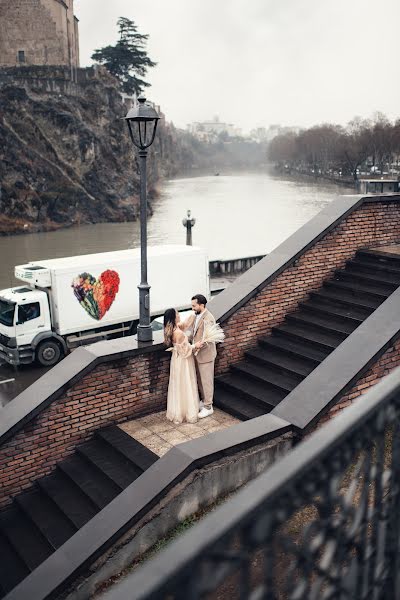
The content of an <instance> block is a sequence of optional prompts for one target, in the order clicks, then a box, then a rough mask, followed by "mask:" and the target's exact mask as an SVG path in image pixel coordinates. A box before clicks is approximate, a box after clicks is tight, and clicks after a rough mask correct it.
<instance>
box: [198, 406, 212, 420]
mask: <svg viewBox="0 0 400 600" xmlns="http://www.w3.org/2000/svg"><path fill="white" fill-rule="evenodd" d="M213 412H214V409H213V407H211V408H206V407H205V406H203V408H202V409H201V411H200V412H199V419H204V418H205V417H209V416H210V415H212V414H213Z"/></svg>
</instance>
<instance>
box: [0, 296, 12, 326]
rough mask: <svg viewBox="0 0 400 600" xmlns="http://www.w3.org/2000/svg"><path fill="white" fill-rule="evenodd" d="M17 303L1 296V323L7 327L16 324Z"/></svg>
mask: <svg viewBox="0 0 400 600" xmlns="http://www.w3.org/2000/svg"><path fill="white" fill-rule="evenodd" d="M14 312H15V303H14V302H7V300H3V299H2V298H0V323H1V324H2V325H6V326H7V327H12V326H13V325H14Z"/></svg>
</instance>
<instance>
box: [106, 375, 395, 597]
mask: <svg viewBox="0 0 400 600" xmlns="http://www.w3.org/2000/svg"><path fill="white" fill-rule="evenodd" d="M399 417H400V368H398V369H396V371H394V372H393V373H392V374H391V375H389V376H388V377H386V378H385V379H384V380H383V381H382V382H381V383H379V384H378V385H377V386H375V387H374V388H373V389H372V390H370V391H369V392H368V393H367V394H366V395H365V396H363V397H362V399H361V400H359V401H358V402H357V403H356V404H354V405H352V406H351V407H349V408H348V409H346V410H345V411H344V412H343V413H342V415H341V416H339V417H337V418H336V419H334V420H333V421H331V422H329V423H328V424H327V425H325V426H324V427H322V428H320V429H319V430H317V431H316V432H315V433H314V434H313V435H311V436H310V437H309V438H308V439H307V440H306V441H304V442H302V443H301V444H299V445H298V446H297V447H296V448H295V449H294V450H292V451H291V452H290V453H289V454H288V455H286V456H285V457H284V458H283V459H281V460H280V461H279V462H277V463H275V464H274V465H273V466H272V467H271V468H270V469H268V470H267V471H266V472H265V473H263V474H262V475H261V476H259V477H258V478H257V479H256V480H254V481H253V482H251V483H250V484H248V485H247V486H246V488H245V489H243V490H242V491H240V492H238V493H237V495H236V496H235V497H234V498H232V499H231V500H229V501H228V502H226V503H225V504H224V505H223V506H221V507H220V508H218V509H216V510H215V511H214V512H212V513H211V514H209V515H208V516H207V517H206V518H204V520H203V521H201V522H200V523H199V524H198V525H196V526H195V527H193V529H192V530H190V531H189V532H187V533H186V534H185V535H182V536H181V537H180V538H179V539H178V540H177V541H175V542H173V543H171V545H170V546H169V547H168V548H167V549H166V550H165V551H163V552H161V553H160V554H158V555H157V556H156V557H155V558H153V559H152V560H150V561H148V562H147V563H145V565H144V566H142V567H140V568H139V569H138V570H137V571H136V572H134V573H133V574H132V575H129V576H128V577H126V579H125V580H124V581H123V582H121V583H120V584H118V585H116V586H115V587H113V588H111V590H110V591H109V592H108V594H106V595H105V597H104V598H105V599H106V600H128V599H132V600H133V599H135V600H145V599H146V600H149V599H150V598H151V599H152V600H156V599H161V598H168V599H172V598H174V599H175V598H176V599H178V598H179V599H181V598H182V599H183V598H190V599H197V598H199V599H200V598H203V597H205V596H204V594H206V593H207V592H210V591H213V590H216V589H217V588H218V586H219V585H220V583H221V581H226V578H227V577H228V575H231V576H232V575H236V576H237V584H236V588H235V589H236V590H237V589H239V590H240V594H239V595H240V598H243V599H244V598H253V597H254V598H266V599H271V600H272V599H278V598H296V599H297V598H298V599H304V600H305V599H309V598H310V599H311V598H315V599H317V598H318V599H319V598H327V599H328V598H332V599H334V598H335V599H336V598H341V599H342V598H346V599H348V600H350V599H351V600H355V599H357V598H367V597H371V598H375V599H378V598H382V599H383V598H391V599H392V598H393V599H395V598H399V597H400V585H399V582H398V577H397V571H398V566H399V558H400V555H399V543H398V540H399V535H400V516H398V512H399V511H398V506H399V499H400V498H399V497H400V418H399ZM310 505H312V506H313V507H314V508H315V507H316V511H317V515H318V516H317V518H314V519H313V518H311V520H310V521H309V522H308V524H307V526H306V527H305V528H304V529H303V531H302V533H301V534H299V535H298V536H297V538H296V539H293V536H291V535H289V533H288V532H285V524H287V523H288V522H289V523H290V520H291V519H292V518H293V516H294V515H296V513H298V511H299V510H301V509H304V507H309V506H310ZM278 547H279V549H280V550H282V552H284V553H286V554H284V559H282V558H280V554H279V549H278ZM260 551H261V552H262V553H263V555H264V560H265V562H264V570H263V572H262V574H261V576H260V577H259V578H258V579H259V580H258V581H255V582H254V581H252V580H251V577H250V574H251V572H252V570H254V556H255V554H256V553H257V552H260ZM282 560H283V563H284V565H283V564H281V565H279V561H281V562H282ZM274 564H275V569H274V566H273V565H274ZM283 566H285V571H284V572H285V574H286V576H285V577H283V581H279V576H278V575H279V570H280V569H281V571H282V568H283ZM277 573H278V575H277ZM256 579H257V578H256ZM253 594H254V596H253ZM281 594H282V595H281ZM235 597H237V596H235Z"/></svg>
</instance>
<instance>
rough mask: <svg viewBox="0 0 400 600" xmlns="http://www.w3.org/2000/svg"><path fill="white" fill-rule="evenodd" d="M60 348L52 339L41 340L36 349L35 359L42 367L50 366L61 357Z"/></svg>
mask: <svg viewBox="0 0 400 600" xmlns="http://www.w3.org/2000/svg"><path fill="white" fill-rule="evenodd" d="M61 356H62V350H61V348H60V346H59V344H57V342H55V341H54V340H47V341H45V342H42V343H41V344H40V345H39V347H38V349H37V350H36V360H37V361H38V363H39V364H41V365H42V366H43V367H52V366H53V365H55V364H56V363H58V361H59V360H60V359H61Z"/></svg>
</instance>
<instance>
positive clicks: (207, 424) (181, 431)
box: [119, 408, 240, 456]
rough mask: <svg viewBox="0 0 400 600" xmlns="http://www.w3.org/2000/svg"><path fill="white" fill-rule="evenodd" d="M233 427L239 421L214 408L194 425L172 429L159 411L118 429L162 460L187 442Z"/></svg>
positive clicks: (163, 414)
mask: <svg viewBox="0 0 400 600" xmlns="http://www.w3.org/2000/svg"><path fill="white" fill-rule="evenodd" d="M236 423H240V421H239V419H236V418H235V417H232V416H231V415H228V414H227V413H225V412H223V411H222V410H220V409H219V408H214V414H213V415H212V416H211V417H207V418H206V419H200V420H199V421H197V423H181V424H179V425H176V424H174V423H171V421H167V418H166V416H165V412H164V411H162V412H159V413H154V414H152V415H148V416H147V417H142V418H141V419H134V420H133V421H128V422H126V423H122V424H121V425H120V426H119V427H120V428H121V429H123V430H124V431H125V432H126V433H128V434H129V435H130V436H132V437H133V438H135V439H136V440H137V441H138V442H140V443H141V444H143V446H146V448H149V450H152V452H154V453H155V454H157V455H158V456H163V455H164V454H165V453H166V452H167V451H168V450H170V449H171V448H172V447H173V446H176V445H177V444H182V443H183V442H189V441H190V440H194V439H195V438H198V437H201V436H203V435H207V434H208V433H212V432H214V431H221V430H222V429H226V428H227V427H230V426H231V425H235V424H236Z"/></svg>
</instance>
